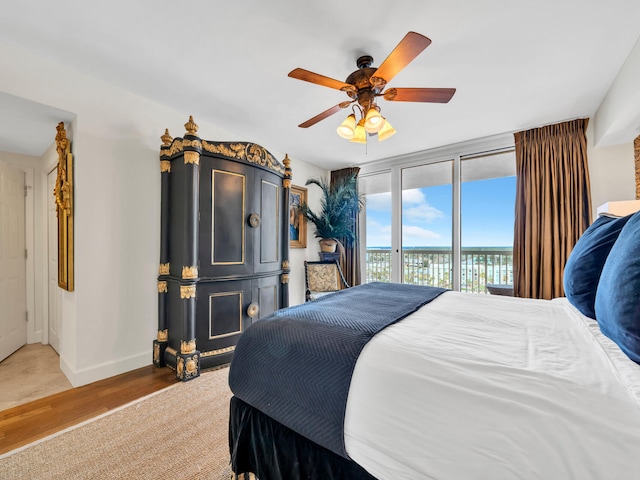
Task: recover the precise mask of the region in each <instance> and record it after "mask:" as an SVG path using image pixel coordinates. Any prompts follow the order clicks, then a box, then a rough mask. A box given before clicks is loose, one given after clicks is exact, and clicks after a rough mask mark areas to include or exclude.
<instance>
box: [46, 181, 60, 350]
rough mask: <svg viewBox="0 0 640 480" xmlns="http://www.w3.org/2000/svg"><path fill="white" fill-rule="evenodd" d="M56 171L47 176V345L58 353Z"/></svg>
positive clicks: (58, 296)
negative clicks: (54, 193) (54, 194)
mask: <svg viewBox="0 0 640 480" xmlns="http://www.w3.org/2000/svg"><path fill="white" fill-rule="evenodd" d="M56 176H57V169H54V170H53V171H51V172H49V175H48V176H47V239H48V241H47V245H48V247H47V249H48V258H49V262H48V276H47V280H48V281H47V285H48V288H49V344H50V345H51V346H52V347H53V348H54V350H55V351H56V352H58V353H60V289H59V288H58V217H57V216H56V201H55V198H54V197H53V189H54V187H55V185H56Z"/></svg>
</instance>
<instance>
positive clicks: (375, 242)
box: [367, 219, 391, 247]
mask: <svg viewBox="0 0 640 480" xmlns="http://www.w3.org/2000/svg"><path fill="white" fill-rule="evenodd" d="M367 246H370V247H390V246H391V225H382V224H380V223H378V222H376V221H375V220H370V219H367Z"/></svg>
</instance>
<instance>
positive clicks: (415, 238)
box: [402, 225, 449, 247]
mask: <svg viewBox="0 0 640 480" xmlns="http://www.w3.org/2000/svg"><path fill="white" fill-rule="evenodd" d="M443 241H444V243H445V244H446V243H449V240H447V239H443V238H442V235H440V234H439V233H437V232H434V231H433V230H427V229H426V228H422V227H418V226H416V225H404V226H403V227H402V245H403V246H404V247H428V246H439V245H443Z"/></svg>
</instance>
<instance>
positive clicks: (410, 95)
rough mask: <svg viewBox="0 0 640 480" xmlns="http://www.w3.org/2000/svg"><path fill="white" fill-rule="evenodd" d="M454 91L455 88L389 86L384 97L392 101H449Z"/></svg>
mask: <svg viewBox="0 0 640 480" xmlns="http://www.w3.org/2000/svg"><path fill="white" fill-rule="evenodd" d="M454 93H456V89H455V88H389V89H388V90H387V91H386V92H384V95H383V97H384V99H385V100H390V101H392V102H432V103H447V102H449V100H451V97H453V94H454Z"/></svg>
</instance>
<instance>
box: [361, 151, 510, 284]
mask: <svg viewBox="0 0 640 480" xmlns="http://www.w3.org/2000/svg"><path fill="white" fill-rule="evenodd" d="M488 152H489V153H487V150H485V151H484V152H483V153H479V154H464V155H462V154H458V155H452V156H450V157H449V158H446V157H445V158H442V157H441V158H440V159H438V158H432V159H428V160H426V159H425V161H423V162H420V161H419V159H418V160H414V161H413V162H411V163H407V164H404V165H389V166H387V167H386V168H385V169H384V170H383V169H382V168H380V169H379V170H378V171H366V170H365V172H363V174H361V176H360V191H361V192H362V193H364V195H365V198H366V202H367V203H366V208H365V212H364V216H365V218H366V222H361V223H362V224H364V225H363V227H362V229H363V231H362V232H361V234H362V236H363V241H362V243H361V244H362V246H363V250H362V258H363V260H364V262H362V263H363V267H364V268H363V279H365V280H364V281H367V282H372V281H382V282H397V283H408V284H414V285H431V286H438V287H445V288H451V289H454V290H461V291H464V292H476V293H486V292H487V289H486V285H487V284H497V285H502V286H509V285H510V284H512V277H513V222H514V211H515V155H514V152H513V148H505V149H500V150H497V149H494V150H488Z"/></svg>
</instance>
